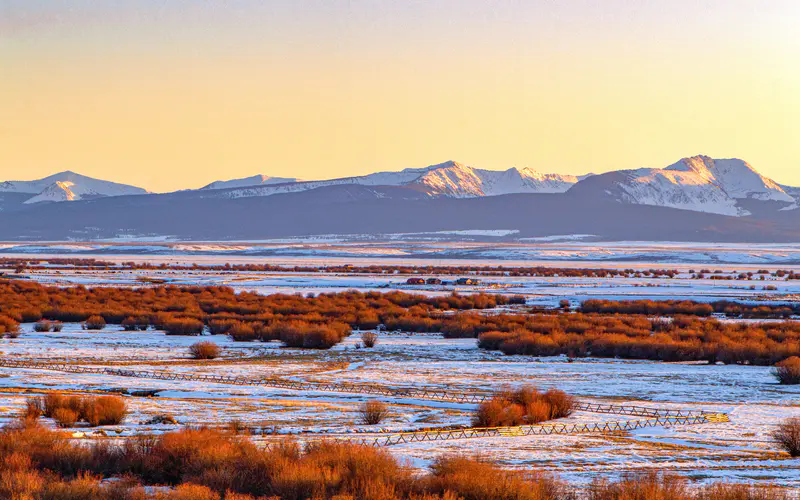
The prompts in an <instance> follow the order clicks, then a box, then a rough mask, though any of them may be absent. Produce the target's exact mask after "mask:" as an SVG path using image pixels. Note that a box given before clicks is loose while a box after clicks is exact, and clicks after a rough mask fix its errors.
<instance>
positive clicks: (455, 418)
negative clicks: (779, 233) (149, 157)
mask: <svg viewBox="0 0 800 500" xmlns="http://www.w3.org/2000/svg"><path fill="white" fill-rule="evenodd" d="M24 332H25V333H24V334H23V335H22V336H21V337H20V338H18V339H14V340H2V341H0V352H2V353H3V354H2V357H7V358H11V359H32V360H58V361H65V362H70V363H75V364H81V365H87V366H88V365H97V364H111V365H124V366H127V367H131V368H141V369H148V370H153V369H159V370H171V371H181V372H191V373H213V374H223V375H242V376H248V377H253V378H260V377H266V376H281V377H285V378H291V379H295V380H307V381H327V380H330V381H346V382H355V383H378V384H385V385H391V386H397V387H403V386H409V385H414V386H428V387H446V388H449V389H451V390H455V389H481V390H494V389H498V388H501V387H505V386H514V385H520V384H534V385H537V386H539V387H541V388H549V387H558V388H561V389H563V390H565V391H567V392H570V393H572V394H575V395H577V396H579V397H580V398H581V399H582V400H588V401H614V402H637V403H638V404H643V405H648V406H658V407H669V408H686V409H704V410H716V411H724V412H729V413H730V416H731V422H730V423H719V424H705V425H699V426H676V427H671V428H651V429H641V430H638V431H635V432H632V433H627V434H620V435H614V436H591V435H586V436H538V437H508V438H491V439H483V440H466V441H450V442H436V443H430V442H427V443H416V444H409V445H401V446H396V447H393V448H391V452H392V453H394V454H396V455H397V456H398V457H400V458H402V459H404V460H407V461H408V462H409V463H410V464H412V465H414V466H416V467H425V466H426V465H428V464H429V463H430V461H431V460H432V459H433V458H434V457H436V456H437V455H440V454H442V453H467V454H481V455H483V456H485V457H488V458H491V459H494V460H497V461H499V462H500V463H502V464H505V465H506V466H509V467H516V468H537V469H546V470H550V471H553V472H557V473H558V474H559V475H561V476H564V477H565V478H567V479H570V480H574V481H578V482H587V481H591V480H592V479H593V478H594V477H597V476H598V475H602V476H614V475H616V474H619V473H621V472H624V471H631V470H640V469H651V468H655V469H659V470H669V471H677V472H681V473H684V474H686V475H689V476H691V477H694V478H697V479H700V480H706V479H726V480H733V481H755V480H763V481H775V482H778V483H780V484H784V485H787V486H791V487H796V488H800V462H799V461H797V460H791V459H789V458H788V456H786V455H783V454H781V453H778V452H777V451H776V448H775V446H774V445H773V444H772V443H771V442H770V439H769V433H770V432H771V430H772V429H773V427H774V426H775V425H776V423H778V422H779V421H780V420H782V419H783V418H786V417H790V416H800V406H798V403H800V401H798V400H799V399H800V392H799V391H798V389H796V388H789V387H782V386H779V385H777V384H776V383H775V381H774V380H773V379H772V377H771V376H770V373H769V369H768V368H762V367H748V366H706V365H694V364H665V363H653V362H631V361H618V360H593V359H589V360H581V361H576V362H568V361H567V360H566V359H564V358H531V357H524V356H502V355H499V354H497V353H489V352H484V351H481V350H479V349H477V347H476V345H475V341H474V340H470V339H459V340H446V339H442V338H440V337H438V336H436V335H404V334H388V333H381V334H380V337H379V341H378V345H377V347H376V348H375V349H369V350H368V349H360V348H357V345H356V344H357V343H358V337H357V335H354V336H352V337H350V338H348V339H347V340H346V341H345V342H344V343H343V344H340V345H339V346H336V347H335V348H334V349H332V350H330V351H300V350H295V349H283V348H280V347H279V346H278V344H275V343H266V344H263V343H233V342H231V341H230V340H228V339H227V338H225V337H222V336H214V337H208V338H207V339H209V340H212V341H214V342H217V343H219V344H220V345H221V346H222V347H223V349H224V357H223V358H221V359H218V360H215V361H212V362H196V361H192V360H190V359H188V356H187V355H186V347H187V346H188V345H189V344H191V343H193V342H195V341H196V340H197V339H196V338H189V337H175V336H166V335H163V334H162V333H160V332H153V331H149V332H133V333H129V332H121V331H118V329H109V330H106V331H103V332H100V333H90V332H84V331H82V330H81V329H80V328H79V327H77V326H75V325H68V327H67V328H65V330H64V331H63V332H61V333H47V334H40V333H34V332H33V331H32V325H24ZM54 389H58V390H70V391H79V392H104V391H119V390H123V389H124V390H127V391H128V392H136V391H155V392H156V394H157V395H156V396H155V397H130V398H128V400H129V403H130V406H131V409H132V414H131V416H130V417H129V418H128V419H127V421H126V422H125V424H123V425H121V426H111V427H106V428H101V429H94V430H89V429H83V428H78V429H75V430H74V432H75V433H76V436H81V437H90V438H93V437H98V436H100V435H110V436H116V435H120V436H126V435H132V434H137V433H156V432H163V431H165V430H169V429H173V428H175V427H174V426H163V425H147V424H145V422H146V421H147V420H149V419H150V418H152V417H153V416H155V415H158V414H164V413H169V414H171V415H173V416H175V417H176V419H177V420H178V422H179V423H180V424H191V425H225V423H227V422H229V421H231V420H234V419H237V420H241V421H242V422H244V423H246V424H247V425H248V426H249V427H251V428H253V429H255V431H256V432H257V433H258V436H256V437H254V439H258V440H263V439H267V440H268V439H272V438H271V437H270V436H269V435H266V436H265V435H262V434H271V433H281V434H288V433H291V434H299V436H298V439H306V438H307V437H308V435H309V433H313V434H312V435H331V436H339V435H342V434H345V433H350V434H352V433H353V432H355V431H360V432H366V431H368V430H374V429H373V428H368V427H366V426H362V425H360V424H358V422H357V408H358V405H359V404H360V403H361V402H363V401H365V400H366V399H368V398H369V397H368V396H361V395H356V394H336V393H322V392H297V391H290V390H275V389H270V388H266V387H255V386H242V387H240V386H230V385H224V384H212V383H201V382H175V381H159V380H147V379H132V378H121V377H115V376H109V375H89V374H85V375H75V374H65V373H58V372H49V371H43V370H20V369H7V368H0V414H1V415H2V416H3V418H4V419H6V420H7V419H9V418H11V417H13V415H14V414H16V413H17V412H18V411H19V410H20V409H21V407H22V406H23V405H24V401H25V398H26V397H29V396H31V395H35V394H39V393H42V392H43V391H45V390H54ZM386 401H387V402H388V403H389V404H390V407H391V410H392V416H391V418H390V419H389V420H388V422H386V423H385V424H383V428H384V429H387V430H407V429H419V428H425V427H436V426H448V425H465V424H467V423H468V422H469V419H470V413H471V411H472V410H473V407H472V406H471V405H466V404H453V403H442V402H432V401H421V400H405V399H386ZM625 418H635V417H621V416H616V415H599V414H590V413H583V412H578V413H576V414H575V415H573V416H572V417H570V418H569V420H570V421H575V422H602V421H611V420H622V419H625Z"/></svg>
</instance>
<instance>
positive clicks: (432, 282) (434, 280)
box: [425, 278, 442, 285]
mask: <svg viewBox="0 0 800 500" xmlns="http://www.w3.org/2000/svg"><path fill="white" fill-rule="evenodd" d="M425 283H427V284H429V285H441V284H442V280H440V279H439V278H428V279H427V280H426V281H425Z"/></svg>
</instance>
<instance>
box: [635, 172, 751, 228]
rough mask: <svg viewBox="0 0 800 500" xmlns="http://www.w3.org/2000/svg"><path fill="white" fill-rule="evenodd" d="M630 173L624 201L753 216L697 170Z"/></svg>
mask: <svg viewBox="0 0 800 500" xmlns="http://www.w3.org/2000/svg"><path fill="white" fill-rule="evenodd" d="M629 172H630V176H629V177H628V179H627V180H628V182H627V184H622V185H620V187H621V188H622V190H623V192H624V193H623V195H622V201H624V202H626V203H633V204H638V205H655V206H659V207H671V208H681V209H684V210H694V211H696V212H708V213H712V214H721V215H733V216H737V217H738V216H744V215H749V214H748V212H747V211H746V210H743V209H741V208H739V207H737V206H736V201H735V200H734V199H733V198H732V197H730V196H729V195H728V194H727V193H726V192H725V191H723V190H722V189H721V188H720V187H719V186H715V185H714V184H711V183H708V182H704V181H703V180H702V179H700V178H698V176H697V175H694V174H693V173H689V172H680V171H669V170H662V169H640V170H633V171H629Z"/></svg>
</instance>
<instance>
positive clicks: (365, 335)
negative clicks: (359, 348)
mask: <svg viewBox="0 0 800 500" xmlns="http://www.w3.org/2000/svg"><path fill="white" fill-rule="evenodd" d="M361 343H362V344H364V347H366V348H367V349H372V348H373V347H375V344H377V343H378V334H377V333H375V332H372V331H369V330H367V331H365V332H361Z"/></svg>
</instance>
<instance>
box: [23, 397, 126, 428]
mask: <svg viewBox="0 0 800 500" xmlns="http://www.w3.org/2000/svg"><path fill="white" fill-rule="evenodd" d="M27 405H28V407H29V408H31V410H28V411H30V412H31V413H34V412H36V411H38V412H39V414H40V415H44V416H45V417H49V418H52V419H54V420H55V421H56V423H58V424H59V425H60V424H61V423H62V421H63V422H69V421H70V419H73V420H72V421H71V424H70V427H71V426H72V425H74V424H75V423H77V422H86V423H88V424H89V425H90V426H92V427H97V426H99V425H119V424H121V423H122V422H123V420H125V416H126V415H127V414H128V406H127V404H126V403H125V400H124V399H122V398H121V397H119V396H85V397H82V396H64V395H63V394H59V393H55V392H54V393H50V394H47V395H45V396H44V397H40V398H35V399H31V400H28V402H27ZM62 410H66V411H68V412H69V413H66V412H64V411H62ZM26 413H27V411H26Z"/></svg>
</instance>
